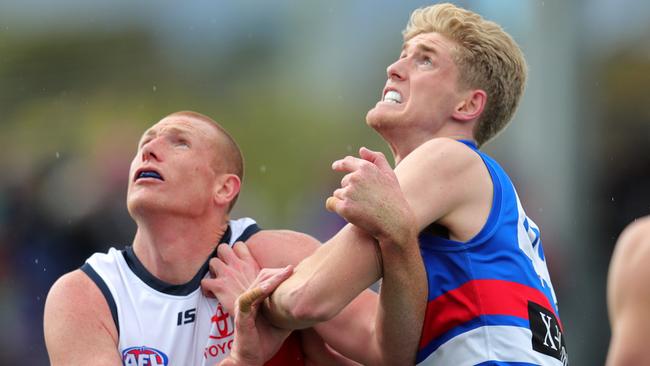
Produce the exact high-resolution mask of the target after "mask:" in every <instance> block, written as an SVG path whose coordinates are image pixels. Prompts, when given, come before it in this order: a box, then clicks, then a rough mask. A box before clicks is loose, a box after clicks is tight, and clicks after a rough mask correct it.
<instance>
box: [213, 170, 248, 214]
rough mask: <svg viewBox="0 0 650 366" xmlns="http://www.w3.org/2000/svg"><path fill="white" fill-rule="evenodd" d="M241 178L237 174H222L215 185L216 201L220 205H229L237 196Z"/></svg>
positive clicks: (214, 195)
mask: <svg viewBox="0 0 650 366" xmlns="http://www.w3.org/2000/svg"><path fill="white" fill-rule="evenodd" d="M240 188H241V180H239V177H238V176H236V175H235V174H222V175H221V177H219V179H218V180H217V182H216V183H215V186H214V194H213V197H214V202H215V203H216V204H217V205H218V206H228V205H229V204H230V202H231V201H232V200H233V199H235V197H237V194H239V190H240Z"/></svg>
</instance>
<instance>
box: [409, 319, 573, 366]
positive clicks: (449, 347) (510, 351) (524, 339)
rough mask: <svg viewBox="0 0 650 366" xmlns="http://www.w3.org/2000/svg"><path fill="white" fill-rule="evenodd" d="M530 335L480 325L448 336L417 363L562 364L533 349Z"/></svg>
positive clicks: (460, 365)
mask: <svg viewBox="0 0 650 366" xmlns="http://www.w3.org/2000/svg"><path fill="white" fill-rule="evenodd" d="M531 338H532V333H531V331H530V329H527V328H522V327H513V326H485V327H480V328H476V329H472V330H470V331H467V332H465V333H463V334H460V335H458V336H456V337H454V338H452V339H450V340H449V341H447V342H446V343H444V344H443V345H442V346H440V347H439V348H438V349H437V350H436V351H435V352H433V353H432V354H430V355H429V357H427V358H426V359H425V360H424V361H422V362H420V363H418V366H426V365H436V366H441V365H444V366H465V365H467V366H472V365H476V364H480V363H481V362H486V361H502V362H528V363H532V364H536V365H544V366H546V365H552V366H555V365H557V366H562V362H560V360H558V359H555V358H553V357H550V356H547V355H545V354H543V353H539V352H537V351H535V350H533V346H532V341H531Z"/></svg>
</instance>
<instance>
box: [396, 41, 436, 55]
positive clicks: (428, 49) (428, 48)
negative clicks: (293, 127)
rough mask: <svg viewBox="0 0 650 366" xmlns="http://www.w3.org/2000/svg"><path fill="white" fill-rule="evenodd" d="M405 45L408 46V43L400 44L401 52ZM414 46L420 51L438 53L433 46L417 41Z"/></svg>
mask: <svg viewBox="0 0 650 366" xmlns="http://www.w3.org/2000/svg"><path fill="white" fill-rule="evenodd" d="M406 47H408V43H404V44H403V45H402V52H404V50H405V49H406ZM415 48H417V49H418V50H419V51H420V52H429V53H433V54H434V55H437V54H438V51H437V50H436V49H435V48H434V47H431V46H429V45H426V44H422V43H418V44H417V45H416V46H415Z"/></svg>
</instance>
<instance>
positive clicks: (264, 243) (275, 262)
mask: <svg viewBox="0 0 650 366" xmlns="http://www.w3.org/2000/svg"><path fill="white" fill-rule="evenodd" d="M246 246H247V247H248V248H249V250H250V252H251V255H252V256H253V258H254V259H255V260H256V261H257V264H259V266H260V267H261V268H280V267H286V266H287V265H289V264H292V265H294V266H295V265H297V264H298V263H300V261H302V260H303V259H305V258H306V257H308V256H309V255H311V254H312V253H314V252H315V251H316V249H318V248H319V246H320V242H319V241H318V240H316V239H315V238H313V237H312V236H309V235H307V234H303V233H299V232H295V231H290V230H264V231H261V232H259V233H257V234H255V235H253V236H252V237H251V238H250V239H249V240H248V241H246Z"/></svg>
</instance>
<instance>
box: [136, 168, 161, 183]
mask: <svg viewBox="0 0 650 366" xmlns="http://www.w3.org/2000/svg"><path fill="white" fill-rule="evenodd" d="M143 178H151V179H158V180H161V181H165V180H164V179H163V177H162V175H160V173H158V172H157V171H155V170H144V169H143V170H140V171H138V173H137V174H136V175H135V180H138V179H143Z"/></svg>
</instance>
